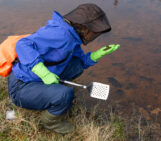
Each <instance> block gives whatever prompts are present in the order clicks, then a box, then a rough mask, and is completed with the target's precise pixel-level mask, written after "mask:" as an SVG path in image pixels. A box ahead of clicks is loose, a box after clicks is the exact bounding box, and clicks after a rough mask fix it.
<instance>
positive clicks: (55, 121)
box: [40, 110, 74, 134]
mask: <svg viewBox="0 0 161 141" xmlns="http://www.w3.org/2000/svg"><path fill="white" fill-rule="evenodd" d="M40 123H41V125H42V126H43V127H44V128H46V129H49V130H54V131H55V132H57V133H61V134H66V133H71V132H72V131H73V130H74V126H73V125H72V124H71V123H69V122H68V121H66V120H64V115H61V116H56V115H52V114H50V113H49V112H48V111H47V110H45V111H43V112H42V115H41V122H40Z"/></svg>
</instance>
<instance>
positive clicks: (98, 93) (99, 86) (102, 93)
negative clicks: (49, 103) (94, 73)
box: [59, 80, 110, 100]
mask: <svg viewBox="0 0 161 141" xmlns="http://www.w3.org/2000/svg"><path fill="white" fill-rule="evenodd" d="M59 81H60V82H63V83H66V84H70V85H74V86H78V87H82V88H84V89H88V90H89V91H90V96H91V97H93V98H97V99H102V100H107V98H108V95H109V90H110V86H109V85H107V84H103V83H99V82H92V83H91V84H90V85H89V86H85V85H82V84H77V83H74V82H70V81H66V80H59Z"/></svg>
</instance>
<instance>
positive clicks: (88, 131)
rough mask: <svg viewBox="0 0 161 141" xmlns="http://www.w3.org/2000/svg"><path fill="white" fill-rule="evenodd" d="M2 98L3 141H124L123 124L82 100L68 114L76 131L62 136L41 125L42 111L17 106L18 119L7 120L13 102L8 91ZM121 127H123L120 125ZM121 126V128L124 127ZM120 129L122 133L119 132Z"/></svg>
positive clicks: (0, 134)
mask: <svg viewBox="0 0 161 141" xmlns="http://www.w3.org/2000/svg"><path fill="white" fill-rule="evenodd" d="M0 95H1V101H0V107H1V109H0V127H1V128H0V141H115V140H117V141H119V140H124V137H123V131H121V130H122V128H120V125H121V124H120V123H121V122H119V123H118V120H117V121H114V120H113V119H114V117H113V114H111V115H112V116H111V119H107V118H106V119H105V117H104V115H103V114H102V111H100V110H99V108H98V107H97V106H96V107H94V108H93V109H92V110H91V111H87V110H86V108H85V107H82V104H81V102H80V101H79V100H77V101H75V102H74V106H73V108H72V109H71V111H70V112H69V113H68V114H67V118H68V120H70V121H71V122H73V123H74V124H75V126H76V130H75V131H74V132H73V133H71V134H66V135H61V134H56V133H54V132H53V131H49V130H45V129H42V128H41V127H40V126H39V122H40V121H39V120H40V112H41V111H31V110H26V109H22V108H19V107H16V106H13V107H14V110H15V112H16V117H17V118H16V119H15V120H6V119H5V114H6V109H7V105H6V104H7V103H8V102H9V99H8V96H7V94H6V92H4V93H2V92H1V94H0ZM118 127H119V128H118ZM120 129H121V130H120ZM119 132H120V133H119Z"/></svg>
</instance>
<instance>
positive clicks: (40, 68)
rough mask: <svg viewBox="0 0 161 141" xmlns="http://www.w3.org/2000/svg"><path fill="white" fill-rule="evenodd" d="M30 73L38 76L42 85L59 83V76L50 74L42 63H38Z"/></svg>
mask: <svg viewBox="0 0 161 141" xmlns="http://www.w3.org/2000/svg"><path fill="white" fill-rule="evenodd" d="M32 72H34V73H35V74H36V75H38V76H39V77H40V78H41V79H42V81H43V82H44V84H47V85H48V84H53V83H55V84H58V83H59V81H58V79H59V76H57V75H56V74H54V73H51V72H50V71H49V70H48V69H47V67H46V66H45V65H44V64H43V63H42V62H40V63H38V64H36V65H35V66H34V67H33V68H32Z"/></svg>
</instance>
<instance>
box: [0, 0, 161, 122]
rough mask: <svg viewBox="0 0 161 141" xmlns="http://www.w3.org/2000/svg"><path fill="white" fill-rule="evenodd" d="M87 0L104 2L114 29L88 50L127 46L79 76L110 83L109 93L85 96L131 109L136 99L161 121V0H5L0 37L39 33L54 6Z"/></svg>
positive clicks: (0, 0) (64, 8) (0, 1)
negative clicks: (103, 97)
mask: <svg viewBox="0 0 161 141" xmlns="http://www.w3.org/2000/svg"><path fill="white" fill-rule="evenodd" d="M87 2H92V3H95V4H97V5H99V6H100V7H102V8H103V10H104V11H105V12H106V14H107V16H108V18H109V21H110V23H111V26H112V31H111V32H110V33H108V34H105V35H102V36H101V37H99V38H98V39H96V40H95V41H94V42H92V43H90V44H89V45H88V46H83V49H84V51H85V52H88V51H95V50H96V49H98V48H100V47H101V46H103V45H107V44H116V43H118V44H120V45H121V47H120V48H119V50H118V51H116V52H115V53H113V54H111V55H108V56H106V57H104V58H103V59H102V60H101V61H100V62H99V63H98V64H97V65H95V66H94V67H91V68H89V69H88V70H86V71H85V72H84V74H83V75H82V76H81V77H80V78H78V80H79V82H80V83H83V84H88V83H90V82H91V81H98V82H102V83H107V84H110V86H111V92H110V96H109V99H108V100H107V101H100V100H99V101H98V100H95V99H91V98H89V96H88V95H83V98H85V99H86V101H87V102H88V103H92V104H95V103H97V102H99V103H100V104H101V105H102V108H106V106H107V105H109V104H110V103H114V106H115V104H116V103H117V104H119V105H120V107H121V108H119V110H118V111H119V112H120V113H125V112H126V113H129V115H130V111H132V109H131V108H132V107H133V106H134V105H135V106H137V107H139V110H140V111H142V112H143V114H144V115H145V116H146V119H147V120H156V121H158V122H159V123H161V0H86V1H84V0H83V1H76V0H68V1H65V0H0V42H2V41H3V40H4V39H5V38H6V37H7V36H9V35H13V34H25V33H33V32H34V31H36V30H37V29H38V28H39V27H41V26H43V25H44V24H45V23H46V21H47V20H48V19H50V18H51V15H52V11H53V10H56V11H58V12H60V13H61V14H62V15H63V14H66V13H67V12H69V11H70V10H72V9H73V8H75V7H76V6H78V5H79V4H82V3H87Z"/></svg>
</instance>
